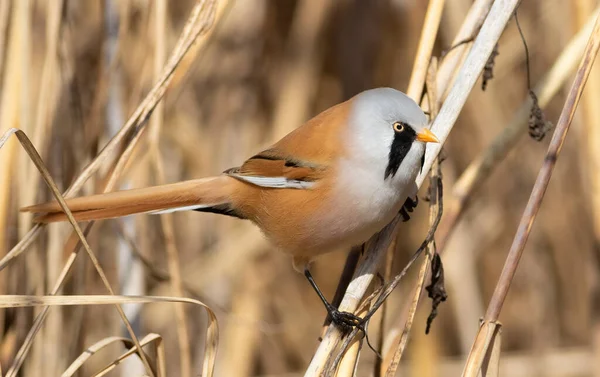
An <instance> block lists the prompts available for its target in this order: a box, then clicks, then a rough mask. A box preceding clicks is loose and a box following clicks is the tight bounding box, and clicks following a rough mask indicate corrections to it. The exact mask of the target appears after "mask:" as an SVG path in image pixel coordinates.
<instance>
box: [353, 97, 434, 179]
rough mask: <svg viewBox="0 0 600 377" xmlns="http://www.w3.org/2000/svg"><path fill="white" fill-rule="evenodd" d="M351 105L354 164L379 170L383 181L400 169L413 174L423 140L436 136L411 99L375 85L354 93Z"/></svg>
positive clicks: (422, 149) (421, 152)
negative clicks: (372, 87) (374, 87)
mask: <svg viewBox="0 0 600 377" xmlns="http://www.w3.org/2000/svg"><path fill="white" fill-rule="evenodd" d="M351 106H352V108H351V110H350V114H349V121H348V123H349V127H350V129H351V132H350V133H349V138H348V140H349V143H350V145H351V148H352V149H353V152H352V153H353V154H355V155H356V157H355V158H354V159H355V160H356V161H355V163H358V164H362V165H363V166H364V167H365V168H369V169H373V170H378V171H380V172H381V178H382V179H384V180H387V179H393V178H394V177H395V176H396V173H397V172H398V170H399V169H400V168H402V170H403V171H405V172H406V173H407V174H409V175H413V174H416V172H418V170H419V168H420V167H421V166H422V161H423V157H424V154H425V142H436V141H437V139H436V138H435V136H433V134H432V133H431V132H430V131H429V130H428V129H427V117H426V116H425V114H424V113H423V110H421V108H420V107H419V106H418V105H417V104H416V103H415V101H413V100H412V99H411V98H410V97H408V96H407V95H406V94H404V93H402V92H401V91H399V90H396V89H392V88H377V89H370V90H366V91H364V92H362V93H359V94H358V95H356V96H355V97H354V98H352V99H351Z"/></svg>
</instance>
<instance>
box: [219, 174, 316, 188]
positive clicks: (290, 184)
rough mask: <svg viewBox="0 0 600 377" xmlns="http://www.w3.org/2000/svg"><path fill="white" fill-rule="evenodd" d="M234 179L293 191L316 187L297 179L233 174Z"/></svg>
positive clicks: (312, 183)
mask: <svg viewBox="0 0 600 377" xmlns="http://www.w3.org/2000/svg"><path fill="white" fill-rule="evenodd" d="M231 176H232V177H235V178H237V179H241V180H242V181H246V182H248V183H252V184H253V185H256V186H260V187H267V188H293V189H301V190H305V189H309V188H311V187H312V186H313V185H314V182H307V181H300V180H297V179H287V178H285V177H262V176H249V175H240V174H231Z"/></svg>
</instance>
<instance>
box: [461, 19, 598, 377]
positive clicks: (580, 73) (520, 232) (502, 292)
mask: <svg viewBox="0 0 600 377" xmlns="http://www.w3.org/2000/svg"><path fill="white" fill-rule="evenodd" d="M599 48H600V17H597V19H596V23H595V25H594V29H593V31H592V35H591V36H590V39H589V41H588V44H587V46H586V49H585V52H584V55H583V58H582V60H581V63H580V65H579V68H578V70H577V73H576V75H575V79H574V81H573V84H572V85H571V89H570V90H569V93H568V95H567V99H566V101H565V104H564V106H563V110H562V112H561V114H560V117H559V119H558V123H557V125H556V129H555V130H554V133H553V135H552V140H551V141H550V145H549V146H548V151H547V152H546V157H545V158H544V162H543V165H542V167H541V169H540V171H539V173H538V176H537V179H536V181H535V184H534V186H533V189H532V191H531V195H530V197H529V201H528V202H527V205H526V207H525V210H524V212H523V215H522V217H521V221H520V222H519V227H518V229H517V232H516V234H515V237H514V239H513V243H512V245H511V248H510V250H509V252H508V256H507V258H506V262H505V264H504V267H503V269H502V273H501V274H500V278H499V279H498V283H497V285H496V288H495V290H494V293H493V295H492V298H491V300H490V304H489V305H488V309H487V311H486V313H485V317H484V323H483V325H482V327H481V329H480V331H479V333H478V334H477V337H476V339H475V341H474V345H473V348H472V350H471V352H470V354H469V358H468V359H467V363H466V365H465V371H464V373H463V376H469V377H470V376H476V375H477V374H478V373H479V370H480V368H481V365H482V363H483V358H484V357H485V354H486V351H487V349H488V348H489V345H490V344H491V342H492V341H493V340H494V337H493V336H489V334H490V333H491V330H490V329H492V327H493V326H494V325H495V324H496V322H497V320H498V316H499V315H500V311H501V310H502V306H503V304H504V300H505V299H506V295H507V294H508V290H509V288H510V284H511V282H512V279H513V278H514V275H515V273H516V270H517V266H518V264H519V261H520V259H521V256H522V255H523V250H524V249H525V244H526V243H527V240H528V238H529V234H530V232H531V228H532V226H533V222H534V221H535V219H536V215H537V212H538V210H539V209H540V206H541V203H542V200H543V198H544V194H545V192H546V188H547V187H548V184H549V182H550V178H551V176H552V172H553V170H554V166H555V165H556V161H557V159H558V157H559V155H560V151H561V149H562V145H563V143H564V141H565V139H566V136H567V132H568V131H569V128H570V126H571V121H572V120H573V116H574V115H575V110H576V109H577V105H578V104H579V99H580V98H581V94H582V92H583V88H584V87H585V82H586V80H587V78H588V76H589V73H590V71H591V69H592V65H593V63H594V60H595V58H596V55H597V53H598V49H599Z"/></svg>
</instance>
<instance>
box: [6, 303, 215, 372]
mask: <svg viewBox="0 0 600 377" xmlns="http://www.w3.org/2000/svg"><path fill="white" fill-rule="evenodd" d="M158 302H170V303H186V304H194V305H198V306H201V307H203V308H204V309H206V312H207V313H208V319H209V324H208V328H207V330H206V351H205V357H204V363H203V368H202V376H207V377H212V376H213V373H214V365H215V358H216V355H217V346H218V340H219V339H218V338H219V328H218V324H217V317H216V316H215V313H214V312H213V311H212V309H210V308H209V307H208V306H207V305H205V304H204V303H202V302H200V301H198V300H194V299H191V298H186V297H168V296H118V295H72V296H27V295H0V308H20V307H31V306H72V305H123V304H150V303H158ZM136 346H137V345H136ZM138 349H139V348H138Z"/></svg>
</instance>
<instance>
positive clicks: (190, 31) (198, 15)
mask: <svg viewBox="0 0 600 377" xmlns="http://www.w3.org/2000/svg"><path fill="white" fill-rule="evenodd" d="M213 8H214V1H211V0H200V1H198V2H197V3H196V5H195V7H194V9H193V10H192V12H191V14H190V17H189V18H188V21H187V23H186V26H185V27H184V30H183V32H182V34H181V36H180V38H179V40H178V42H177V46H176V47H175V48H174V51H173V53H172V55H171V58H170V59H169V63H168V64H167V66H166V67H165V68H164V71H163V72H164V75H163V76H162V78H161V80H160V81H159V82H158V83H157V84H156V85H155V86H154V88H153V89H152V90H151V91H150V93H149V94H148V95H147V96H146V98H145V100H144V101H142V103H141V104H140V105H139V106H138V109H137V110H136V112H135V113H134V115H132V117H131V118H130V119H129V121H128V122H127V123H126V125H125V126H123V128H122V129H121V131H120V132H119V133H117V135H115V136H114V137H113V139H112V140H111V141H110V142H109V143H108V144H107V146H106V147H105V148H104V149H103V151H102V152H101V153H100V154H99V155H98V156H97V157H96V159H95V160H94V161H97V160H99V161H104V160H105V159H106V158H107V157H108V156H109V155H110V152H111V151H112V149H113V148H114V147H115V146H116V145H118V144H119V143H120V142H121V140H122V139H123V138H124V137H125V135H127V133H128V131H129V130H130V129H132V128H133V127H136V129H138V132H137V133H136V135H135V136H134V137H133V139H132V140H131V141H130V143H129V144H128V146H127V148H126V150H125V151H124V152H123V153H122V154H121V156H120V158H119V159H118V161H117V164H116V166H115V168H114V169H113V171H112V173H111V174H110V177H109V180H108V183H107V184H106V186H105V188H104V190H103V191H104V192H107V191H111V190H112V189H113V188H114V187H115V185H116V183H117V180H118V178H119V177H120V175H121V173H122V171H123V169H124V167H125V164H126V162H127V160H128V159H129V157H130V156H131V153H132V152H133V149H134V147H135V146H136V145H137V141H139V140H140V137H141V135H142V132H140V131H139V128H140V127H142V126H143V124H145V123H146V121H147V117H148V116H149V115H150V113H151V111H152V109H153V108H154V106H156V104H157V103H158V101H159V100H160V99H161V98H162V96H163V95H164V92H165V88H166V87H167V86H168V83H169V81H170V80H171V79H172V75H173V72H174V70H175V69H176V68H177V67H178V63H179V61H180V60H181V59H182V57H183V56H184V55H185V53H186V52H187V50H188V49H189V48H190V46H191V45H192V44H193V43H194V41H195V40H196V39H197V38H198V36H200V35H201V34H202V33H203V32H205V31H206V30H207V28H209V27H210V25H211V21H210V20H211V18H212V13H213ZM142 113H146V117H141V116H140V114H142ZM136 114H137V115H136ZM124 129H127V130H125V131H124ZM111 143H114V144H115V146H113V147H109V145H110V144H111ZM99 166H100V162H98V164H97V165H94V164H93V163H92V164H90V165H88V166H87V167H86V169H84V171H83V172H82V173H81V175H80V177H82V176H84V175H87V176H88V177H89V176H91V175H92V174H93V173H94V172H95V171H96V169H97V168H98V167H99ZM86 180H87V178H85V179H80V180H77V181H76V182H75V183H74V184H72V185H71V188H70V189H69V190H67V192H66V193H65V195H68V194H72V193H74V192H76V191H77V190H79V188H80V187H81V186H82V185H83V183H84V182H85V181H86ZM92 224H93V222H91V223H89V224H88V225H87V227H88V228H89V227H91V226H92ZM42 227H43V226H42V225H41V224H36V225H35V226H34V227H33V228H32V229H31V230H30V231H29V232H28V233H27V235H25V237H24V238H23V239H21V241H19V243H18V244H17V245H16V246H15V247H13V249H12V250H11V251H10V252H9V253H8V254H7V255H6V256H5V257H4V258H3V259H2V261H0V271H1V270H2V269H3V268H4V267H6V266H7V265H8V264H9V263H10V262H11V261H12V260H13V259H14V258H16V257H17V256H18V255H19V254H20V253H21V252H23V251H24V250H26V249H27V248H28V247H29V245H30V244H31V243H32V242H33V241H34V240H35V239H36V237H37V235H38V234H39V230H40V229H42ZM79 245H81V243H79V244H78V246H76V247H75V248H74V249H73V251H72V252H71V254H70V256H69V257H68V259H67V261H66V263H65V265H64V266H63V269H62V271H61V273H60V275H59V278H58V280H57V282H56V283H55V285H54V288H53V290H52V293H51V294H57V293H58V292H59V291H60V289H61V287H62V285H63V284H64V281H65V279H66V277H67V275H68V273H69V271H70V270H71V267H72V266H73V264H74V262H75V258H76V256H77V254H78V251H79V248H80V246H79ZM48 309H49V307H45V308H44V309H43V310H42V311H41V312H40V314H39V315H38V316H37V317H36V318H35V320H34V324H33V326H32V328H31V329H30V331H29V333H28V334H27V337H26V339H25V341H24V342H23V344H22V346H21V348H20V349H19V351H18V353H17V356H20V357H18V358H17V359H16V361H17V362H18V364H17V365H16V368H15V370H18V369H19V368H20V366H21V365H22V363H23V361H24V358H25V356H26V354H27V353H28V351H29V349H30V348H31V345H32V342H33V339H34V338H35V336H36V334H37V333H38V331H39V329H40V328H41V326H42V324H43V322H44V320H45V318H46V316H47V313H48ZM204 368H207V364H206V357H205V364H204ZM205 370H206V369H205Z"/></svg>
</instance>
